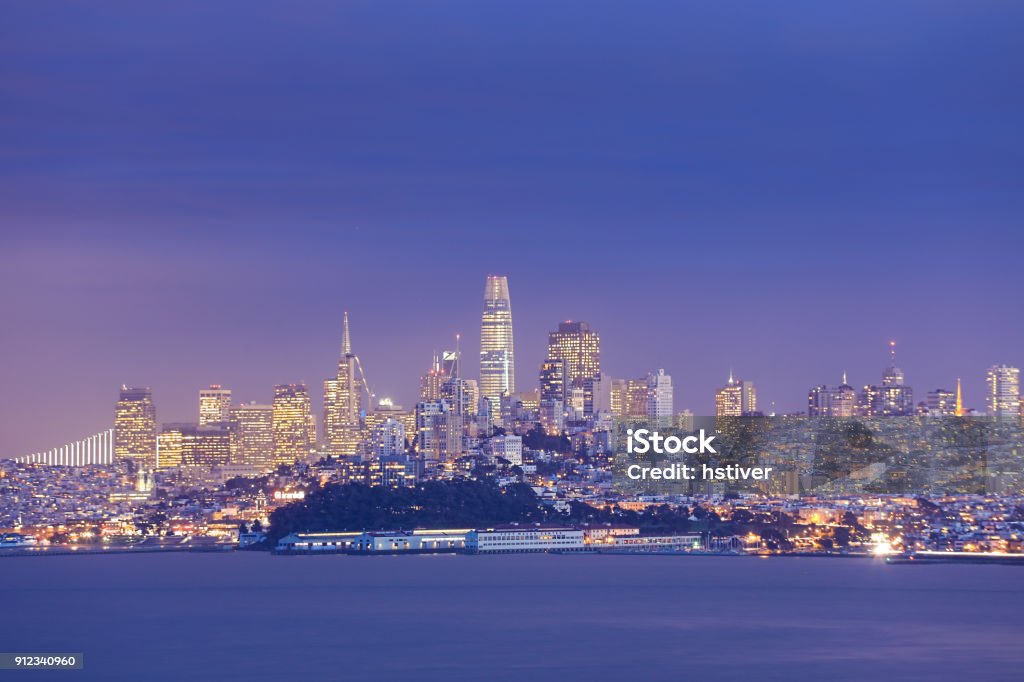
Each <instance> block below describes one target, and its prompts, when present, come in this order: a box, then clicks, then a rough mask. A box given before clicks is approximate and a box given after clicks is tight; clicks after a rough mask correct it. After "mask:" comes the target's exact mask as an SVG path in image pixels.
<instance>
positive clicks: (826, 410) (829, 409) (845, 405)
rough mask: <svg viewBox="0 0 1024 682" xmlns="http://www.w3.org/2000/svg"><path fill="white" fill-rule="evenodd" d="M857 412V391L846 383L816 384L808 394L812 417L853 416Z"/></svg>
mask: <svg viewBox="0 0 1024 682" xmlns="http://www.w3.org/2000/svg"><path fill="white" fill-rule="evenodd" d="M856 413H857V392H856V391H854V389H853V386H850V385H849V384H848V383H846V372H843V383H841V384H839V385H838V386H835V387H831V386H824V385H822V386H815V387H814V388H812V389H811V390H810V391H809V392H808V394H807V414H808V415H810V416H811V417H840V418H845V417H852V416H854V415H855V414H856Z"/></svg>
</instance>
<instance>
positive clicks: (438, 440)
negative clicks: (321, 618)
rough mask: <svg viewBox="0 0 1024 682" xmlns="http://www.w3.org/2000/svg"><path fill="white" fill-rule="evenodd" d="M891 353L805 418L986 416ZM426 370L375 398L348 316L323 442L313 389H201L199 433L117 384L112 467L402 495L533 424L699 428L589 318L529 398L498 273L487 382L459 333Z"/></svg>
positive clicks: (569, 324) (1011, 393) (990, 387)
mask: <svg viewBox="0 0 1024 682" xmlns="http://www.w3.org/2000/svg"><path fill="white" fill-rule="evenodd" d="M888 351H889V363H888V366H887V367H886V368H885V369H884V370H883V371H882V376H881V381H880V382H878V383H873V384H867V385H864V386H863V387H862V388H861V389H860V390H859V391H858V390H857V389H855V388H854V387H853V386H852V385H851V384H850V383H849V382H848V381H847V377H846V373H845V372H844V373H843V374H842V380H841V382H840V383H839V384H838V385H834V386H833V385H828V384H822V385H819V386H814V387H813V388H811V389H810V390H809V391H808V394H807V414H808V415H810V416H812V417H832V418H854V417H894V416H909V415H930V416H967V415H972V414H979V412H976V411H974V410H970V409H968V408H965V406H964V401H963V391H962V388H961V382H960V380H959V379H957V381H956V387H955V389H954V390H947V389H945V388H937V389H934V390H931V391H928V392H927V393H926V394H925V396H924V399H923V400H921V401H920V402H917V403H915V402H914V392H913V389H912V388H911V387H910V386H909V385H908V384H907V382H906V380H905V375H904V372H903V370H902V369H901V368H900V367H899V366H898V365H897V363H896V344H895V342H890V344H889V348H888ZM425 364H426V365H427V370H426V371H425V373H424V374H423V375H422V377H421V378H420V382H419V398H418V401H417V402H416V404H415V406H414V407H413V408H412V409H409V410H407V409H405V408H403V407H402V406H400V405H396V404H395V403H394V402H393V401H391V400H390V399H387V398H382V399H379V400H378V399H377V397H376V396H375V395H374V393H373V391H372V390H371V388H370V385H369V383H368V382H367V378H366V375H365V373H364V371H363V366H362V363H361V361H360V358H359V356H358V355H357V354H356V352H355V351H354V349H353V344H352V336H351V330H350V324H349V315H348V313H347V312H345V313H344V314H343V317H342V326H341V348H340V353H339V356H338V362H337V368H336V371H335V372H334V374H333V375H332V376H331V377H330V378H328V379H326V380H324V382H323V414H322V420H321V425H322V430H321V431H319V432H318V429H317V426H318V424H317V419H316V418H315V416H314V413H313V410H312V408H311V398H310V393H309V389H308V387H307V386H306V385H305V384H302V383H292V384H279V385H277V386H275V387H274V390H273V396H272V399H271V400H270V401H269V402H267V403H255V402H249V403H238V404H235V403H233V401H232V392H231V390H230V389H229V388H225V387H223V386H221V385H219V384H212V385H210V386H209V387H208V388H203V389H201V390H200V391H199V396H198V397H199V400H198V419H197V421H196V422H194V423H166V424H164V425H163V426H162V428H159V429H158V426H157V421H156V408H155V406H154V402H153V395H152V392H151V391H150V389H148V388H130V387H128V386H123V387H122V388H121V392H120V395H119V397H118V401H117V406H116V413H115V420H114V440H113V452H114V456H116V457H117V458H120V459H130V460H133V461H135V462H137V463H138V464H139V466H140V467H141V468H146V469H152V468H158V469H182V468H185V469H187V468H204V467H205V468H218V469H223V470H225V471H228V472H229V473H230V472H233V471H239V472H243V471H246V470H251V471H269V470H271V469H273V468H275V467H278V466H280V465H292V464H295V463H296V462H308V461H311V460H313V459H321V458H334V459H336V460H340V461H348V462H357V463H358V462H363V463H374V462H375V463H377V464H375V465H374V467H375V468H372V470H373V471H376V472H377V473H375V474H373V476H374V477H376V478H380V477H382V476H383V478H384V479H387V480H394V481H400V482H402V483H403V484H405V483H408V482H409V481H414V480H416V479H418V478H419V477H422V476H424V475H432V474H435V473H437V472H441V473H443V474H447V473H452V472H454V471H457V470H458V469H459V467H460V466H462V464H461V462H462V460H463V459H464V458H466V457H467V456H484V457H491V458H492V459H494V460H495V461H504V462H508V463H510V464H511V465H518V464H520V463H522V461H523V453H524V447H525V446H524V441H523V439H524V437H527V436H529V435H530V433H531V432H532V431H534V430H535V429H536V428H538V427H540V428H541V429H542V430H543V432H544V434H545V436H547V437H559V438H561V437H563V436H564V437H568V438H569V439H570V440H571V442H572V444H573V445H572V446H573V447H574V448H575V447H601V444H602V443H605V444H607V442H608V439H607V438H602V437H601V434H602V433H604V434H607V433H608V432H609V431H610V430H611V429H612V426H613V424H614V423H615V422H616V421H620V422H644V423H647V424H651V425H655V426H657V427H659V428H669V427H675V428H681V429H691V428H693V421H694V417H693V413H692V412H690V411H689V410H683V411H681V412H677V411H676V409H675V396H674V386H673V381H672V377H671V375H669V374H668V373H667V372H666V371H665V370H664V369H660V368H659V369H654V370H652V371H651V372H649V373H648V374H646V375H645V376H640V377H636V378H631V379H629V378H613V377H612V376H610V375H609V374H608V373H606V372H605V371H604V370H603V366H602V358H601V336H600V334H599V333H598V332H597V330H595V329H593V328H592V327H591V326H590V324H588V323H587V322H584V321H581V320H566V321H563V322H560V323H559V324H558V325H557V327H556V328H555V329H553V330H552V331H550V332H549V333H548V337H547V353H546V357H545V359H544V360H543V362H541V364H540V367H539V369H538V374H537V383H536V384H535V388H531V389H529V390H525V391H524V390H518V391H517V388H516V387H517V384H516V369H515V367H516V366H515V350H514V343H513V324H512V304H511V297H510V293H509V282H508V278H507V277H505V276H501V275H489V276H488V277H487V278H486V281H485V285H484V296H483V313H482V316H481V323H480V374H479V380H477V379H475V378H468V377H466V376H465V372H464V369H463V362H462V351H461V339H460V337H459V336H456V337H455V343H454V348H449V349H447V350H442V351H440V352H435V353H434V354H433V356H432V357H431V359H430V362H429V364H428V363H425ZM985 378H986V393H985V409H984V414H987V415H989V416H991V417H992V418H995V419H998V420H1006V421H1012V420H1021V419H1022V414H1024V413H1022V401H1021V397H1020V370H1019V369H1017V368H1016V367H1010V366H1007V365H993V366H992V367H990V368H989V369H988V370H987V372H986V377H985ZM714 405H715V416H716V417H719V418H731V417H746V416H757V415H761V414H763V413H762V411H761V410H760V408H759V403H758V395H757V389H756V388H755V385H754V382H753V381H750V380H746V379H738V378H736V377H735V376H734V375H733V373H732V372H731V371H730V372H729V378H728V381H727V382H726V383H725V385H724V386H722V387H721V388H719V389H718V390H717V391H716V392H715V394H714ZM87 449H88V448H87ZM62 456H63V455H62ZM90 456H91V455H90ZM368 471H369V470H368ZM382 472H383V473H382ZM376 478H375V479H374V480H376ZM382 480H383V479H382Z"/></svg>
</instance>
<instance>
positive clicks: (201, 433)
mask: <svg viewBox="0 0 1024 682" xmlns="http://www.w3.org/2000/svg"><path fill="white" fill-rule="evenodd" d="M179 426H183V428H181V465H182V466H185V467H212V466H219V465H221V464H227V463H228V462H230V461H231V432H230V430H229V429H228V428H227V425H226V424H224V423H218V424H211V425H207V426H199V425H197V424H187V425H179Z"/></svg>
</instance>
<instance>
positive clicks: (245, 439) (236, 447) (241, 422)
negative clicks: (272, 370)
mask: <svg viewBox="0 0 1024 682" xmlns="http://www.w3.org/2000/svg"><path fill="white" fill-rule="evenodd" d="M228 423H229V424H230V425H231V461H232V463H234V464H248V465H251V466H253V467H256V468H257V469H258V470H260V471H264V470H269V469H273V468H274V408H273V406H271V405H258V404H256V403H254V402H250V403H245V404H243V405H237V406H235V407H232V408H231V409H230V410H229V411H228Z"/></svg>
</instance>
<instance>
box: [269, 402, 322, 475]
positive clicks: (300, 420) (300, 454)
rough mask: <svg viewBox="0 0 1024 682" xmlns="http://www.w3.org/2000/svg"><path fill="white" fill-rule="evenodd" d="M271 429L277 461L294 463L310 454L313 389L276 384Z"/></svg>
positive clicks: (275, 459) (275, 462)
mask: <svg viewBox="0 0 1024 682" xmlns="http://www.w3.org/2000/svg"><path fill="white" fill-rule="evenodd" d="M271 419H272V421H271V428H272V429H273V436H274V464H275V465H277V464H292V463H294V462H296V461H300V460H304V459H306V457H308V456H309V449H310V446H311V445H312V441H311V439H310V435H311V434H310V432H309V421H310V412H309V391H308V390H307V389H306V385H305V384H279V385H277V386H275V387H274V403H273V406H272V417H271Z"/></svg>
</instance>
